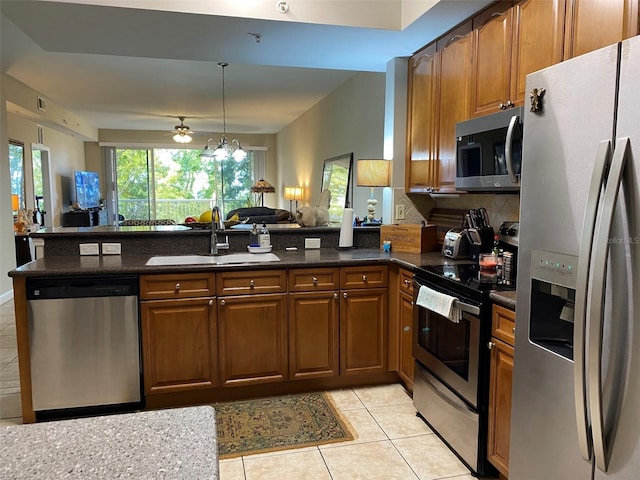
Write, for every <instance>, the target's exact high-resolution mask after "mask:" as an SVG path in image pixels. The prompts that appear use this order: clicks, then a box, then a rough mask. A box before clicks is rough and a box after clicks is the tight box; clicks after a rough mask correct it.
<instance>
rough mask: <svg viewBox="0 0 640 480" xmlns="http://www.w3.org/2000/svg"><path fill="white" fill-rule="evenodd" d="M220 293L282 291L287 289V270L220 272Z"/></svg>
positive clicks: (218, 282)
mask: <svg viewBox="0 0 640 480" xmlns="http://www.w3.org/2000/svg"><path fill="white" fill-rule="evenodd" d="M216 283H217V286H218V289H217V292H218V295H242V294H250V293H282V292H286V291H287V272H286V270H257V271H255V270H254V271H247V272H224V273H219V274H218V278H217V282H216Z"/></svg>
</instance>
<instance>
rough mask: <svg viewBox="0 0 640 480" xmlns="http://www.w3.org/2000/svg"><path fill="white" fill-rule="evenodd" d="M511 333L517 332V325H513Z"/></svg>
mask: <svg viewBox="0 0 640 480" xmlns="http://www.w3.org/2000/svg"><path fill="white" fill-rule="evenodd" d="M511 333H513V334H514V335H515V334H516V327H513V328H512V329H511Z"/></svg>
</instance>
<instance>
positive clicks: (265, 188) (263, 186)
mask: <svg viewBox="0 0 640 480" xmlns="http://www.w3.org/2000/svg"><path fill="white" fill-rule="evenodd" d="M251 191H252V192H253V193H275V191H276V187H274V186H273V185H271V184H270V183H269V182H267V181H266V180H265V179H264V178H261V179H260V180H258V181H257V182H256V183H254V184H253V186H252V187H251Z"/></svg>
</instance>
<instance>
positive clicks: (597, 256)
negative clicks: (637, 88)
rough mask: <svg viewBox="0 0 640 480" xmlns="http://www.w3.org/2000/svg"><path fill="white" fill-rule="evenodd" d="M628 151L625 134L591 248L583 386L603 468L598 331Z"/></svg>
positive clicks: (604, 446)
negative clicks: (587, 341) (586, 377)
mask: <svg viewBox="0 0 640 480" xmlns="http://www.w3.org/2000/svg"><path fill="white" fill-rule="evenodd" d="M628 152H629V138H628V137H624V138H619V139H618V140H617V141H616V145H615V148H614V152H613V158H612V160H611V167H610V168H609V174H608V177H607V184H606V186H605V190H604V199H603V203H602V213H601V217H600V221H599V222H598V231H597V233H596V239H595V252H594V256H593V269H592V278H593V280H592V287H593V291H592V295H590V300H589V307H590V316H591V321H590V322H589V327H588V328H589V345H588V350H587V351H588V355H589V357H588V368H587V373H588V379H587V390H588V392H589V393H588V396H589V413H590V418H591V432H592V437H593V453H594V455H595V457H596V466H597V467H598V468H599V469H600V470H602V471H603V472H606V471H607V467H608V463H609V453H610V452H609V449H608V448H607V444H606V439H605V433H606V432H605V425H604V412H603V410H604V408H603V402H602V332H603V327H604V312H603V307H604V295H605V283H606V276H607V257H608V255H609V235H610V234H611V223H612V221H613V213H614V209H615V206H616V201H617V199H618V193H619V191H620V185H621V183H622V173H623V171H624V166H625V163H626V161H627V157H628Z"/></svg>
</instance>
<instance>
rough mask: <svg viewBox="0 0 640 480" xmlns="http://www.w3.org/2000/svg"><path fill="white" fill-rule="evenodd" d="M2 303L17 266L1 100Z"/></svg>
mask: <svg viewBox="0 0 640 480" xmlns="http://www.w3.org/2000/svg"><path fill="white" fill-rule="evenodd" d="M4 92H5V82H4V81H2V78H1V77H0V99H4ZM0 145H2V148H0V251H1V252H2V254H1V255H0V304H1V303H4V302H5V301H7V300H9V298H10V297H11V296H12V293H11V288H12V286H11V279H10V278H9V277H8V276H7V272H8V271H9V270H13V269H14V268H15V267H16V256H15V243H14V237H13V213H12V210H11V180H10V177H9V138H8V135H7V108H6V103H5V102H4V101H0Z"/></svg>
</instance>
